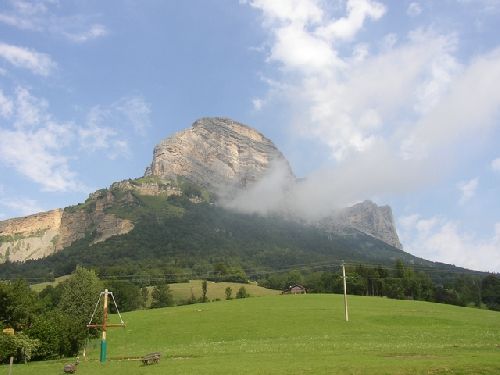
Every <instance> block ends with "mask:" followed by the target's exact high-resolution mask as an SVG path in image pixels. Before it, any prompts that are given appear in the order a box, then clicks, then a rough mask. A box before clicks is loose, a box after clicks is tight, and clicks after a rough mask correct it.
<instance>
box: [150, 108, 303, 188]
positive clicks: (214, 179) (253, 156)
mask: <svg viewBox="0 0 500 375" xmlns="http://www.w3.org/2000/svg"><path fill="white" fill-rule="evenodd" d="M273 163H281V164H283V165H285V168H286V173H287V176H288V178H289V180H290V182H292V181H293V180H294V179H295V176H294V174H293V172H292V169H291V168H290V165H289V163H288V161H287V160H286V159H285V157H284V156H283V154H282V153H281V151H279V150H278V149H277V148H276V146H275V145H274V144H273V142H271V141H270V140H269V139H267V138H266V137H264V136H263V135H262V134H261V133H259V132H258V131H256V130H255V129H252V128H250V127H248V126H245V125H243V124H240V123H238V122H236V121H233V120H230V119H226V118H219V117H215V118H202V119H200V120H198V121H196V122H195V123H194V124H193V126H192V127H191V128H190V129H186V130H183V131H181V132H179V133H176V134H174V135H173V136H171V137H168V138H167V139H165V140H163V141H162V142H160V144H158V145H157V146H156V147H155V149H154V152H153V162H152V163H151V165H150V166H149V167H148V168H147V169H146V173H145V176H158V177H162V178H166V179H176V178H178V177H185V178H187V179H188V180H190V181H191V182H193V183H195V184H197V185H200V186H203V187H206V188H208V189H209V190H211V191H215V192H218V193H221V192H230V191H232V190H239V189H242V188H245V187H247V186H248V185H251V184H252V183H255V182H256V181H258V180H260V179H261V178H262V177H263V176H264V175H265V173H266V172H267V171H268V170H269V168H270V166H271V165H272V164H273Z"/></svg>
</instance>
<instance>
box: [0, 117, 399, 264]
mask: <svg viewBox="0 0 500 375" xmlns="http://www.w3.org/2000/svg"><path fill="white" fill-rule="evenodd" d="M276 164H279V166H280V168H281V171H282V175H283V176H284V177H283V176H282V177H283V178H284V188H285V189H287V188H289V187H291V186H293V184H295V183H296V182H297V179H296V177H295V175H294V173H293V171H292V169H291V167H290V165H289V163H288V161H287V160H286V158H285V157H284V155H283V154H282V153H281V151H279V150H278V148H277V147H276V146H275V145H274V144H273V142H272V141H271V140H269V139H268V138H266V137H265V136H264V135H263V134H261V133H260V132H258V131H256V130H255V129H253V128H251V127H248V126H246V125H244V124H241V123H239V122H236V121H234V120H231V119H227V118H222V117H215V118H201V119H199V120H197V121H195V122H194V123H193V125H192V127H191V128H188V129H185V130H182V131H180V132H177V133H175V134H173V135H171V136H170V137H167V138H166V139H164V140H163V141H161V142H160V143H159V144H158V145H157V146H156V147H155V149H154V151H153V160H152V163H151V164H150V166H149V167H148V168H147V169H146V172H145V174H144V177H142V178H138V179H134V180H132V179H129V180H123V181H120V182H115V183H113V184H112V185H111V186H110V187H109V188H108V189H101V190H98V191H96V192H94V193H91V194H90V195H89V198H88V199H87V200H86V201H85V203H82V204H78V205H76V206H70V207H66V208H64V209H56V210H51V211H47V212H42V213H37V214H34V215H30V216H27V217H24V218H13V219H9V220H6V221H1V222H0V263H2V262H6V261H11V262H12V261H21V262H22V261H26V260H29V259H39V258H43V257H46V256H48V255H50V254H53V253H56V252H59V251H62V250H63V249H65V248H67V247H69V246H71V245H72V244H73V243H75V242H76V241H79V240H81V239H83V238H86V237H89V236H91V237H92V240H91V241H90V244H89V245H90V246H92V245H94V244H96V243H99V242H103V241H106V240H108V239H110V238H111V237H114V236H120V235H124V234H126V233H129V232H130V231H132V230H133V229H134V228H135V226H136V224H137V221H136V218H131V217H120V215H119V213H118V211H119V209H118V208H117V207H121V206H122V205H131V206H133V205H138V204H139V203H138V202H139V201H140V199H139V198H138V197H139V196H146V197H148V196H149V197H161V198H162V199H170V198H171V197H181V196H183V195H185V196H186V197H187V198H188V199H189V200H190V201H191V202H192V203H195V204H198V203H203V202H210V203H211V204H218V203H217V202H219V201H220V200H221V198H227V197H229V198H230V197H231V196H233V195H234V194H235V193H237V192H241V191H245V189H249V188H252V186H254V185H255V184H258V183H259V182H260V181H262V180H263V179H265V178H266V177H267V176H268V174H269V173H270V171H272V168H273V166H275V165H276ZM117 213H118V214H117ZM274 214H277V215H279V214H280V213H279V212H277V213H274ZM295 219H300V218H297V217H296V218H295ZM299 221H300V220H299ZM316 225H317V226H318V228H320V229H322V230H325V231H326V232H329V233H336V234H343V233H344V234H348V233H349V231H350V229H356V230H358V231H360V232H362V233H364V234H367V235H369V236H372V237H374V238H376V239H378V240H382V241H384V242H386V243H387V244H389V245H391V246H394V247H396V248H398V249H402V246H401V243H400V242H399V238H398V236H397V232H396V229H395V227H394V220H393V216H392V211H391V209H390V207H388V206H384V207H379V206H377V205H376V204H374V203H373V202H369V201H365V202H363V203H360V204H358V205H355V206H353V207H350V208H345V209H343V210H340V211H338V212H334V213H332V215H330V216H328V217H326V218H324V219H323V220H321V221H320V222H319V223H317V224H316Z"/></svg>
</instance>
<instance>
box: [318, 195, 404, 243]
mask: <svg viewBox="0 0 500 375" xmlns="http://www.w3.org/2000/svg"><path fill="white" fill-rule="evenodd" d="M320 226H321V227H322V228H324V229H326V230H328V231H331V232H334V233H342V232H344V231H345V230H346V229H349V228H354V229H357V230H359V231H360V232H363V233H365V234H368V235H370V236H372V237H375V238H377V239H379V240H382V241H384V242H386V243H388V244H389V245H391V246H394V247H396V248H398V249H403V246H402V245H401V242H400V241H399V237H398V234H397V232H396V226H395V225H394V218H393V216H392V210H391V208H390V207H389V206H381V207H380V206H377V205H376V204H375V203H373V202H372V201H368V200H367V201H364V202H362V203H358V204H355V205H354V206H352V207H348V208H344V209H342V210H340V211H338V212H336V213H334V214H333V215H331V216H329V217H327V218H325V219H323V220H322V221H321V223H320Z"/></svg>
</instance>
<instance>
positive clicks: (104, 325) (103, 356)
mask: <svg viewBox="0 0 500 375" xmlns="http://www.w3.org/2000/svg"><path fill="white" fill-rule="evenodd" d="M103 294H104V303H103V305H104V306H103V309H104V311H103V317H102V324H90V322H89V324H87V327H88V328H101V329H102V337H101V355H100V357H99V360H100V362H101V363H105V362H106V352H107V349H108V343H107V342H106V331H107V328H108V327H125V323H124V322H123V320H122V319H121V315H120V312H119V311H118V307H117V311H118V315H120V320H121V323H118V324H108V294H111V296H112V297H113V302H115V297H114V296H113V293H111V292H108V290H107V289H105V290H104V292H101V295H103ZM99 298H101V297H100V296H99ZM115 306H116V302H115ZM90 321H91V322H92V318H91V319H90Z"/></svg>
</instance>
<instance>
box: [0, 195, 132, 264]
mask: <svg viewBox="0 0 500 375" xmlns="http://www.w3.org/2000/svg"><path fill="white" fill-rule="evenodd" d="M113 200H114V196H113V195H112V194H111V193H109V192H106V193H104V192H96V193H93V194H91V197H90V198H89V199H88V201H87V203H86V204H85V205H80V206H73V207H69V208H66V209H64V210H63V209H57V210H53V211H48V212H42V213H39V214H35V215H30V216H26V217H22V218H15V219H10V220H6V221H2V222H0V263H3V262H5V261H7V260H9V261H11V262H15V261H25V260H28V259H38V258H43V257H46V256H48V255H50V254H52V253H54V252H57V251H60V250H62V249H64V248H65V247H67V246H69V245H71V244H72V243H73V242H75V241H77V240H80V239H82V238H84V237H85V236H87V235H90V234H91V232H94V233H92V235H93V236H94V239H93V243H96V242H100V241H104V240H106V239H108V238H110V237H112V236H116V235H120V234H124V233H127V232H129V231H131V230H132V229H133V228H134V225H133V223H132V222H130V221H129V220H125V219H120V218H118V217H116V216H115V215H113V214H108V213H105V212H104V209H105V208H106V207H107V206H109V205H110V204H111V203H112V202H113Z"/></svg>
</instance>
